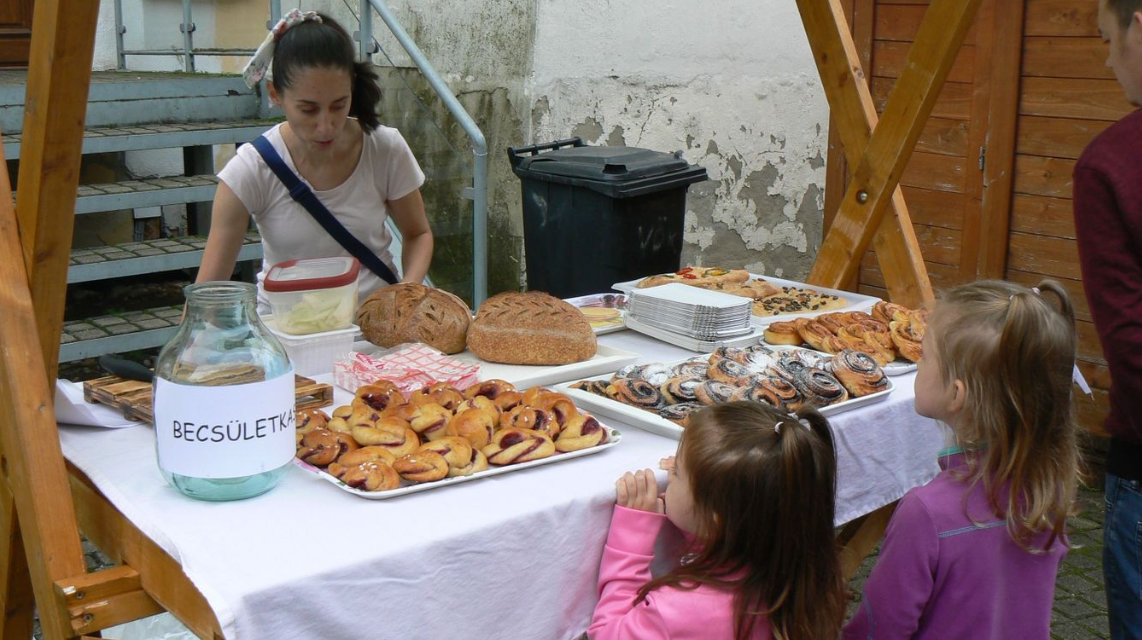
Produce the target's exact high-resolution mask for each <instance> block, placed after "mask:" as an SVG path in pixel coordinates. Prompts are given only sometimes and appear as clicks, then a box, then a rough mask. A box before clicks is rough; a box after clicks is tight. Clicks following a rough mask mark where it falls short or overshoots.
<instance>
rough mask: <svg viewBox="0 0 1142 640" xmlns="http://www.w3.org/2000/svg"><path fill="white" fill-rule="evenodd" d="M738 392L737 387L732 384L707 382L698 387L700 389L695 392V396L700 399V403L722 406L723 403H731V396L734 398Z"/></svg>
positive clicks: (715, 381)
mask: <svg viewBox="0 0 1142 640" xmlns="http://www.w3.org/2000/svg"><path fill="white" fill-rule="evenodd" d="M736 390H737V387H735V386H734V385H732V384H726V383H725V382H718V381H717V380H707V381H705V382H703V383H702V384H700V385H698V388H697V389H695V390H694V395H695V397H697V398H698V402H701V403H702V404H704V405H711V404H721V403H723V402H729V401H730V396H732V395H733V394H734V391H736Z"/></svg>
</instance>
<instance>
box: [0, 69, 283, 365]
mask: <svg viewBox="0 0 1142 640" xmlns="http://www.w3.org/2000/svg"><path fill="white" fill-rule="evenodd" d="M25 84H26V73H25V72H23V71H6V70H0V131H4V132H19V131H21V130H22V129H23V108H24V87H25ZM86 124H87V130H86V132H85V134H84V140H83V153H84V155H85V156H87V155H89V154H105V153H116V152H126V151H140V150H146V149H181V150H182V156H183V167H184V171H183V173H184V175H182V176H166V177H159V178H145V179H131V180H122V181H118V182H111V183H103V184H82V185H81V186H80V187H79V191H78V193H77V198H76V205H75V213H76V215H77V216H78V215H85V214H91V213H96V212H106V211H120V210H131V211H132V212H133V217H134V219H135V221H136V223H141V222H142V221H144V220H147V219H149V218H154V217H159V216H161V215H162V209H161V207H163V206H165V205H176V204H185V205H187V229H188V231H189V235H187V236H186V237H176V238H165V237H164V238H161V239H157V240H150V241H132V242H128V243H123V244H118V245H111V246H98V247H91V248H83V249H76V250H74V251H73V252H72V255H71V262H70V268H69V270H68V283H69V284H70V283H81V282H92V281H96V280H108V279H112V278H120V277H124V276H132V275H140V274H149V273H160V272H166V271H173V270H180V269H188V268H193V267H197V266H198V265H199V264H200V263H201V260H202V252H203V247H204V246H205V242H206V237H205V236H206V233H207V231H208V225H209V223H208V216H209V211H210V207H209V203H210V202H211V201H212V200H213V198H214V191H215V188H216V186H217V178H216V177H215V175H214V173H215V168H214V160H213V158H214V146H215V145H220V144H231V143H244V142H248V141H250V140H252V139H253V138H254V137H255V136H257V135H259V134H261V133H262V132H263V131H265V130H266V129H268V128H269V127H270V126H272V125H273V124H274V120H273V119H271V118H270V113H269V111H268V108H267V106H266V104H265V101H264V100H263V99H262V97H261V96H260V95H259V94H258V93H257V92H255V91H253V90H251V89H249V88H247V87H246V85H245V84H244V83H243V82H242V79H241V78H239V77H234V76H218V75H206V74H184V73H144V72H135V71H123V72H96V73H94V74H93V75H92V80H91V89H90V92H89V95H88V108H87V122H86ZM3 144H4V155H5V157H6V159H7V160H8V161H9V167H10V169H12V168H13V165H14V170H13V171H10V173H11V174H12V178H13V183H14V184H13V187H16V185H17V184H18V180H19V177H18V175H19V169H18V162H19V158H20V151H21V143H20V136H19V134H18V133H17V134H12V135H4V137H3ZM261 256H262V253H261V245H260V243H259V238H258V236H257V234H256V233H253V232H251V233H250V234H248V235H247V237H246V242H245V243H244V245H243V247H242V250H241V253H240V254H239V258H238V259H239V261H240V262H248V261H252V260H258V259H260V258H261ZM180 314H181V308H172V307H162V308H157V309H150V310H146V311H136V312H131V313H123V314H117V315H106V316H100V317H95V318H88V319H83V320H75V321H70V322H67V323H65V325H64V333H63V336H62V337H61V345H60V361H61V362H67V361H71V360H76V359H80V358H88V357H93V356H98V355H102V354H105V353H114V352H119V351H127V350H135V349H144V348H149V347H157V346H160V345H162V344H164V343H165V342H166V341H167V340H168V339H169V338H170V337H171V336H172V335H173V334H174V331H175V329H176V327H177V325H178V320H179V315H180Z"/></svg>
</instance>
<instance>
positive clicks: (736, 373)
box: [710, 356, 753, 386]
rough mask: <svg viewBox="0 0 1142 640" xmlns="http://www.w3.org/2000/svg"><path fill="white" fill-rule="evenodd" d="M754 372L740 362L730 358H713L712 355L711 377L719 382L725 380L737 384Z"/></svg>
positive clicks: (727, 382)
mask: <svg viewBox="0 0 1142 640" xmlns="http://www.w3.org/2000/svg"><path fill="white" fill-rule="evenodd" d="M752 374H753V372H752V371H750V369H749V368H747V367H746V366H745V365H744V364H741V363H740V362H737V361H734V360H730V359H729V358H719V359H718V360H716V361H715V360H713V356H711V363H710V379H711V380H717V381H718V382H725V383H726V384H732V385H734V386H737V385H738V384H740V383H741V382H740V381H744V380H745V379H746V378H749V377H750V376H751V375H752Z"/></svg>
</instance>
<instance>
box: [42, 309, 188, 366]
mask: <svg viewBox="0 0 1142 640" xmlns="http://www.w3.org/2000/svg"><path fill="white" fill-rule="evenodd" d="M181 319H182V305H178V306H173V307H158V308H155V309H146V310H144V311H132V312H129V313H122V314H111V315H105V316H99V317H96V318H87V319H85V320H74V321H71V322H65V323H63V334H62V335H61V336H60V347H59V360H60V362H71V361H72V360H80V359H83V358H93V357H96V356H101V355H103V354H105V353H119V352H121V351H136V350H139V349H150V348H153V347H161V346H162V345H164V344H166V343H167V341H168V340H170V339H171V337H172V336H174V334H175V331H177V330H178V324H179V322H180V321H181Z"/></svg>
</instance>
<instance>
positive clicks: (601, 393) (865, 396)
mask: <svg viewBox="0 0 1142 640" xmlns="http://www.w3.org/2000/svg"><path fill="white" fill-rule="evenodd" d="M893 388H894V385H893V383H892V381H891V380H889V379H888V377H887V376H886V375H885V373H884V371H883V370H882V369H881V368H880V367H879V366H878V365H877V364H876V362H875V361H873V360H872V359H871V358H870V357H869V356H868V355H866V354H862V353H860V352H857V351H852V350H849V351H845V352H843V353H842V354H839V355H838V356H829V355H825V354H821V353H818V352H816V351H813V350H811V349H802V348H800V347H793V346H780V347H766V346H763V345H758V346H755V347H747V348H735V347H723V348H721V349H718V350H717V351H715V352H713V353H711V354H708V355H703V356H698V357H694V358H689V359H686V360H682V361H677V362H672V363H651V364H642V365H629V366H627V367H624V368H623V369H620V370H619V371H617V372H616V373H614V374H613V375H610V376H607V375H601V376H594V377H591V378H586V379H584V380H580V381H577V382H572V383H566V384H562V385H559V386H558V387H557V390H559V391H560V392H562V393H565V394H567V395H568V396H570V397H571V398H573V399H574V400H575V403H576V404H577V405H579V406H581V407H584V408H586V409H588V410H590V411H592V412H593V413H596V414H598V415H600V416H605V417H608V418H613V419H615V420H619V421H622V422H624V423H627V424H630V425H632V426H636V427H638V428H640V429H644V430H646V431H650V432H651V433H655V434H658V435H661V436H665V437H670V438H678V437H680V436H681V434H682V431H683V429H684V428H685V426H684V425H685V422H686V419H687V416H688V415H689V414H690V413H692V412H694V411H698V410H700V409H701V408H702V407H705V406H708V405H711V404H717V403H719V402H732V401H737V400H753V401H758V402H766V403H768V404H771V405H774V406H777V407H778V408H780V409H784V410H786V411H795V410H796V409H797V408H799V407H801V406H802V405H805V404H812V405H814V406H817V407H818V408H819V409H820V411H821V413H823V414H825V415H832V414H836V413H840V412H843V411H851V410H853V409H857V408H860V407H863V406H866V405H869V404H872V403H876V402H880V401H883V400H885V399H886V398H887V397H888V395H889V394H890V393H891V392H892V389H893Z"/></svg>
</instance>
